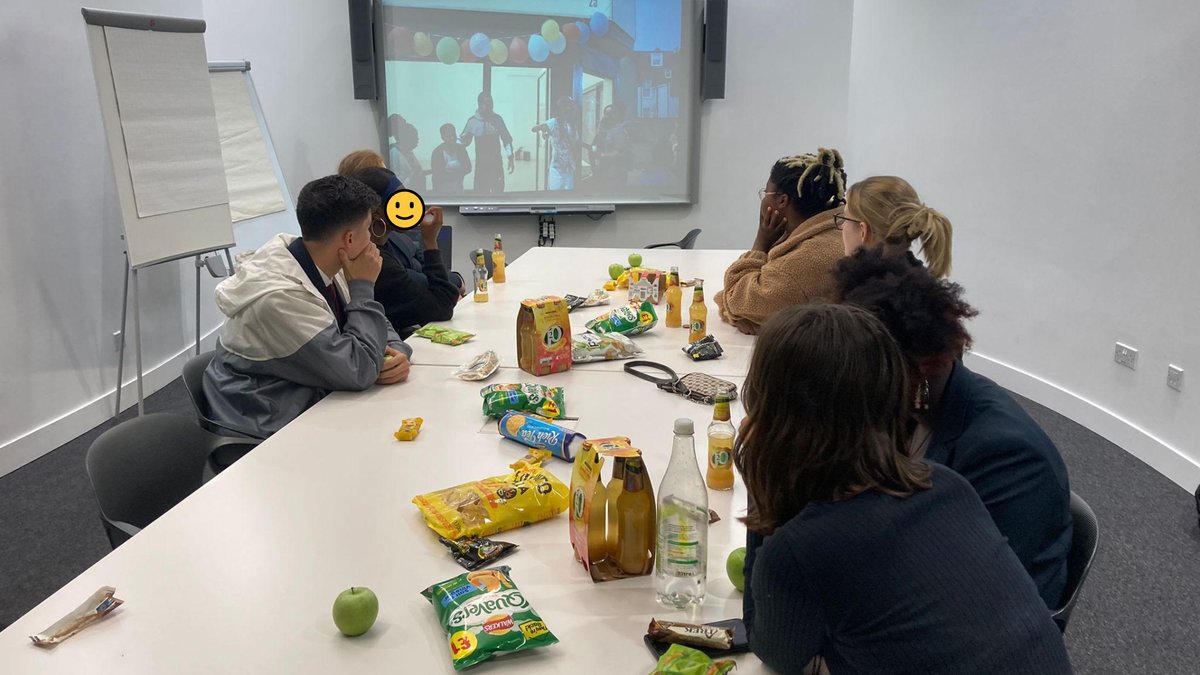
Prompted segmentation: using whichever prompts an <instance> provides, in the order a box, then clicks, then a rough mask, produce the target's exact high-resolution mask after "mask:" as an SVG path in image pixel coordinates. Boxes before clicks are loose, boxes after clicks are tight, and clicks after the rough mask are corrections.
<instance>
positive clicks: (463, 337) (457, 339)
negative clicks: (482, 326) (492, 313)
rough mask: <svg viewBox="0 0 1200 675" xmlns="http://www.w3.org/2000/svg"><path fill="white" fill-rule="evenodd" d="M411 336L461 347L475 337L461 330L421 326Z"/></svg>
mask: <svg viewBox="0 0 1200 675" xmlns="http://www.w3.org/2000/svg"><path fill="white" fill-rule="evenodd" d="M413 335H418V336H420V337H423V338H429V339H430V340H431V341H433V342H436V343H437V344H440V345H461V344H462V343H464V342H466V341H467V340H470V339H471V338H473V337H475V334H474V333H468V332H466V331H462V330H454V329H453V328H447V327H446V326H422V327H420V328H418V329H417V330H416V331H414V332H413Z"/></svg>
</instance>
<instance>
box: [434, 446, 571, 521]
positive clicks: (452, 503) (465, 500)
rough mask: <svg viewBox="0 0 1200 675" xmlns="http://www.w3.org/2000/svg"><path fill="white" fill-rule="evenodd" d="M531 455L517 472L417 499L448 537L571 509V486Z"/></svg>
mask: <svg viewBox="0 0 1200 675" xmlns="http://www.w3.org/2000/svg"><path fill="white" fill-rule="evenodd" d="M544 459H545V456H544V454H542V453H530V456H526V457H525V458H523V459H519V460H517V461H516V462H514V463H513V464H512V468H513V471H512V473H510V474H507V475H504V476H493V477H491V478H484V479H483V480H477V481H474V482H471V483H463V484H462V485H458V486H455V487H452V488H446V489H444V490H437V491H434V492H430V493H427V494H423V495H418V496H416V497H413V500H412V501H413V503H414V504H416V505H417V508H418V509H420V510H421V515H423V516H425V524H426V525H428V526H429V527H430V528H432V529H433V531H434V532H437V533H438V534H440V535H442V536H443V537H446V538H447V539H461V538H462V537H487V536H490V535H493V534H496V533H497V532H504V531H506V530H513V529H516V528H518V527H522V526H524V525H528V524H529V523H536V522H538V521H542V520H546V519H548V518H553V517H554V516H557V515H558V514H560V513H562V512H563V511H566V510H567V486H566V485H564V484H563V482H562V481H560V480H558V479H557V478H555V477H554V474H552V473H550V472H549V471H547V470H546V469H544V468H542V467H541V465H540V464H541V462H542V461H544Z"/></svg>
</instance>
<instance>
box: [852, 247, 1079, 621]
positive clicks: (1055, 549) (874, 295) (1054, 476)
mask: <svg viewBox="0 0 1200 675" xmlns="http://www.w3.org/2000/svg"><path fill="white" fill-rule="evenodd" d="M932 268H933V265H930V266H929V267H925V266H923V265H921V264H920V262H918V261H917V260H916V259H915V258H913V257H912V255H911V254H910V253H908V252H907V251H905V252H904V253H897V252H896V251H895V250H891V249H889V248H888V247H887V245H886V244H876V245H875V246H869V247H862V248H860V249H859V250H858V251H856V252H855V253H854V254H853V255H851V256H850V257H848V258H844V259H843V260H842V261H841V262H839V263H838V264H837V266H836V268H835V269H834V272H833V277H834V279H835V283H836V285H837V294H836V300H837V301H838V302H841V303H843V304H851V305H857V306H858V307H861V308H863V309H865V310H867V311H868V312H870V313H871V314H874V315H875V316H876V317H878V318H879V319H880V320H882V321H883V323H884V324H885V325H886V326H887V328H888V331H889V332H890V333H891V334H892V337H894V338H895V339H896V342H897V344H899V346H900V351H901V352H902V353H903V355H904V358H905V361H906V362H907V364H908V370H909V381H910V382H911V383H912V385H911V386H910V390H909V394H908V398H909V409H910V412H909V418H910V422H909V424H910V427H911V428H912V437H911V439H910V441H909V452H910V454H911V455H912V456H914V457H918V458H924V459H925V460H926V461H929V462H933V463H936V464H941V465H943V466H947V467H949V468H951V469H953V470H954V471H955V472H956V473H958V474H959V475H961V476H962V477H963V478H966V479H967V482H968V483H970V484H971V487H973V488H975V492H976V493H977V494H978V495H979V498H980V499H981V500H982V501H983V505H984V507H986V508H987V510H988V513H989V514H990V515H991V517H992V521H993V522H995V524H996V529H998V530H1000V534H1002V535H1004V537H1005V539H1007V540H1008V545H1009V547H1010V548H1011V549H1012V550H1013V553H1015V554H1016V555H1017V559H1019V560H1020V561H1021V564H1022V565H1023V566H1024V567H1025V571H1026V572H1028V573H1029V576H1030V577H1031V578H1032V579H1033V582H1034V584H1035V585H1036V586H1037V590H1038V593H1039V595H1041V597H1042V600H1043V601H1044V602H1045V603H1046V606H1047V607H1048V608H1049V609H1050V610H1057V609H1058V608H1059V607H1061V602H1062V595H1063V589H1064V588H1065V587H1066V583H1067V554H1068V553H1070V551H1071V537H1072V529H1073V525H1072V521H1071V509H1070V504H1071V485H1070V480H1069V477H1068V475H1067V467H1066V464H1065V463H1064V462H1063V459H1062V455H1060V454H1059V452H1058V448H1057V447H1055V445H1054V441H1052V440H1050V437H1049V436H1047V435H1046V433H1045V432H1044V431H1042V429H1041V427H1039V426H1038V424H1037V422H1035V421H1034V420H1033V418H1032V417H1030V416H1029V414H1028V413H1026V412H1025V410H1024V409H1022V408H1021V406H1020V405H1018V404H1017V402H1016V401H1014V400H1013V398H1012V396H1010V395H1009V394H1008V392H1007V391H1005V390H1004V389H1003V388H1001V387H1000V386H999V385H997V384H996V383H995V382H993V381H991V380H989V379H988V378H986V377H984V376H983V375H979V374H977V373H973V372H971V371H970V370H969V369H967V367H966V366H965V365H963V362H962V360H961V357H962V354H963V351H964V350H966V349H968V348H969V347H970V346H971V336H970V334H969V333H968V332H967V329H966V327H965V326H964V325H963V322H964V321H965V320H966V319H970V318H971V317H973V316H975V315H976V314H977V312H976V311H975V309H974V308H972V307H971V305H969V304H967V301H966V300H964V299H963V297H962V293H963V289H962V287H961V286H959V285H958V284H955V283H952V282H950V281H948V280H946V279H941V278H938V277H936V276H935V275H934V273H933V269H932Z"/></svg>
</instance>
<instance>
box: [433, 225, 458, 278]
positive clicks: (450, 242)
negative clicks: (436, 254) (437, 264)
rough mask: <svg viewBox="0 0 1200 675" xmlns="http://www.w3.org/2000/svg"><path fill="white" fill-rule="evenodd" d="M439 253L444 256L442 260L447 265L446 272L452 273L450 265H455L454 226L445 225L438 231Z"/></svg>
mask: <svg viewBox="0 0 1200 675" xmlns="http://www.w3.org/2000/svg"><path fill="white" fill-rule="evenodd" d="M437 241H438V251H440V252H441V254H442V260H443V261H444V262H445V263H446V271H447V272H449V271H450V265H452V264H454V226H453V225H443V226H442V229H440V230H438V237H437Z"/></svg>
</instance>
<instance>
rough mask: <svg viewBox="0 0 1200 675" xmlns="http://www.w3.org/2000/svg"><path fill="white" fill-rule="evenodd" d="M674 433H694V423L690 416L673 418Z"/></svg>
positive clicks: (686, 434)
mask: <svg viewBox="0 0 1200 675" xmlns="http://www.w3.org/2000/svg"><path fill="white" fill-rule="evenodd" d="M675 433H677V434H680V435H685V436H690V435H692V434H694V433H696V425H694V424H692V420H691V418H688V417H680V418H679V419H677V420H675Z"/></svg>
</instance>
